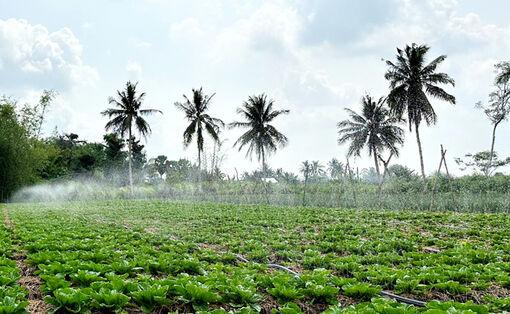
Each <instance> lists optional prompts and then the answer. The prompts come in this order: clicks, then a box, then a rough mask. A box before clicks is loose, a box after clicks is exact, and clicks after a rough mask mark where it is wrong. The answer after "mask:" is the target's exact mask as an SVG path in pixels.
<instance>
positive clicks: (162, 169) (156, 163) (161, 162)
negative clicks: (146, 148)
mask: <svg viewBox="0 0 510 314" xmlns="http://www.w3.org/2000/svg"><path fill="white" fill-rule="evenodd" d="M150 163H151V166H152V168H153V170H155V171H156V172H157V173H158V174H159V177H160V178H161V179H163V175H164V174H165V173H166V172H167V170H168V168H169V166H170V164H169V160H168V157H166V156H165V155H159V156H157V157H156V158H152V159H151V160H150Z"/></svg>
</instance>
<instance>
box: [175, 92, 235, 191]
mask: <svg viewBox="0 0 510 314" xmlns="http://www.w3.org/2000/svg"><path fill="white" fill-rule="evenodd" d="M191 91H192V93H193V97H192V99H191V100H190V99H189V98H188V97H187V96H186V95H183V97H184V102H182V103H180V102H176V103H175V106H176V107H177V109H179V110H181V111H183V112H184V114H185V116H186V119H187V120H188V122H190V124H189V125H188V127H187V128H186V130H184V134H183V137H184V147H188V146H189V145H190V144H191V142H192V141H193V138H194V137H195V134H196V139H197V150H198V178H199V181H200V176H201V173H200V172H201V171H202V158H201V154H202V152H203V151H204V132H206V133H208V134H209V136H211V137H212V139H213V140H214V141H215V142H218V141H219V132H220V128H222V127H223V126H225V124H224V123H223V121H222V120H220V119H217V118H213V117H211V116H210V115H209V114H208V113H207V111H208V109H209V105H210V103H211V99H212V98H213V97H214V95H216V93H213V94H212V95H211V96H208V95H205V94H204V92H203V91H202V87H200V89H192V90H191Z"/></svg>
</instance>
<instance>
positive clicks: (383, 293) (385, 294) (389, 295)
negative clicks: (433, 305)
mask: <svg viewBox="0 0 510 314" xmlns="http://www.w3.org/2000/svg"><path fill="white" fill-rule="evenodd" d="M236 258H237V259H238V260H239V261H241V262H243V263H251V262H250V261H249V260H247V259H246V258H244V257H242V256H241V255H238V254H236ZM267 267H268V268H276V269H280V270H283V271H286V272H288V273H289V274H292V275H294V276H295V277H296V278H298V279H300V278H299V274H298V273H296V272H295V271H293V270H291V269H288V268H287V267H284V266H282V265H278V264H267ZM379 295H380V296H381V297H386V298H390V299H395V300H397V301H398V302H401V303H406V304H411V305H415V306H420V307H425V302H423V301H418V300H414V299H410V298H406V297H402V296H399V295H396V294H393V293H389V292H386V291H381V292H379Z"/></svg>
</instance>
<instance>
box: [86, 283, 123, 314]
mask: <svg viewBox="0 0 510 314" xmlns="http://www.w3.org/2000/svg"><path fill="white" fill-rule="evenodd" d="M91 296H92V299H93V301H92V303H91V306H92V307H94V308H97V309H103V310H105V309H107V310H114V311H120V310H121V309H122V308H123V307H124V306H126V305H127V304H128V303H129V300H131V298H130V297H128V296H127V295H125V294H122V293H120V292H118V291H116V290H109V289H106V288H101V289H99V292H93V293H92V294H91Z"/></svg>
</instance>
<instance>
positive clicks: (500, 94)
mask: <svg viewBox="0 0 510 314" xmlns="http://www.w3.org/2000/svg"><path fill="white" fill-rule="evenodd" d="M428 51H429V47H428V46H426V45H416V44H412V45H407V46H406V47H405V48H403V49H400V48H397V55H396V61H390V60H386V61H385V62H386V65H387V67H388V68H387V72H386V73H385V76H384V78H385V79H386V80H387V81H388V83H389V92H388V94H387V95H384V96H382V97H379V98H374V97H372V96H371V95H370V94H368V93H367V94H366V95H364V96H363V97H362V98H361V110H360V111H355V110H352V109H349V108H347V109H346V111H347V114H348V117H347V119H344V120H342V121H340V122H339V123H338V125H337V126H338V135H339V138H338V143H339V144H340V145H344V144H348V151H347V155H346V156H345V157H346V159H345V163H343V162H341V161H339V160H338V159H332V160H331V161H330V162H329V163H328V164H327V165H326V166H324V165H322V164H321V163H320V162H319V161H304V162H303V163H302V164H301V166H300V174H301V177H299V176H298V174H294V173H291V172H287V171H284V170H283V169H276V170H273V169H271V167H270V166H269V163H268V158H269V156H270V155H272V154H274V153H275V152H277V150H278V149H280V148H282V147H284V146H286V145H287V143H288V138H287V137H286V136H285V135H284V134H282V133H281V132H280V131H279V130H278V129H277V128H276V127H275V126H274V124H273V123H274V121H275V119H277V118H279V117H280V116H282V115H285V114H288V113H289V110H285V109H283V110H282V109H276V104H275V101H274V100H272V99H269V98H268V96H267V95H266V94H264V93H262V94H260V95H252V96H249V97H248V99H247V100H246V101H245V102H244V103H243V104H242V105H241V106H240V107H239V108H238V109H237V113H238V114H239V116H240V117H241V120H239V121H233V122H230V123H225V122H224V121H223V120H221V119H219V118H216V117H213V116H211V114H210V113H209V112H210V108H211V106H212V101H213V98H214V96H215V94H214V93H213V94H211V95H207V94H206V93H205V92H204V91H203V89H202V88H199V89H192V93H191V95H190V97H188V96H186V95H183V99H184V100H183V101H182V102H175V104H174V105H175V107H176V108H177V109H178V110H180V111H182V112H183V114H184V118H185V119H186V120H187V121H188V125H187V127H186V129H185V130H184V131H183V133H182V134H183V135H182V136H183V145H184V147H189V146H190V145H191V144H192V143H195V145H196V149H197V162H196V163H195V162H192V161H190V160H186V159H179V160H169V159H168V157H166V156H164V155H160V156H157V157H155V158H151V159H148V158H147V156H146V153H145V151H144V145H142V144H141V140H142V139H145V140H146V139H147V137H148V136H150V134H151V128H150V126H149V123H148V122H147V121H146V119H145V118H146V117H147V116H149V115H151V114H162V112H161V111H159V110H155V109H147V108H145V104H144V98H145V93H143V92H140V91H138V90H137V83H132V82H127V83H126V86H125V88H124V89H123V90H119V91H117V92H116V96H115V97H110V98H109V99H108V103H109V105H110V107H109V108H107V109H106V110H104V111H103V112H101V114H102V115H103V116H106V117H107V118H108V119H109V120H108V122H107V124H106V125H105V131H106V134H105V135H104V136H103V141H101V142H88V141H85V140H82V139H80V137H79V135H78V134H75V133H64V134H61V133H59V132H57V131H55V132H54V134H52V135H51V136H47V137H42V136H41V135H42V132H41V130H42V126H43V123H44V120H45V115H46V113H47V112H48V110H50V109H51V108H50V107H51V103H52V101H53V100H54V99H55V97H57V93H56V92H54V91H51V90H45V91H44V92H43V94H42V95H41V98H40V99H39V102H38V103H37V104H35V105H28V104H23V105H22V104H19V103H18V101H17V100H16V99H13V98H9V97H3V98H1V99H0V199H2V200H5V199H7V198H8V197H9V196H10V195H11V194H12V193H13V192H14V191H15V190H17V189H18V188H20V187H22V186H25V185H29V184H33V183H36V182H40V181H48V180H55V179H67V178H75V177H92V178H95V179H100V180H105V181H108V182H110V183H112V184H116V185H119V186H124V185H129V186H130V189H131V193H133V186H134V185H136V184H157V183H162V182H167V183H180V182H185V181H191V182H198V183H199V184H200V183H201V182H202V181H222V180H223V181H225V180H230V181H241V180H242V181H251V182H270V181H274V182H283V183H286V184H298V183H300V182H302V183H303V184H304V187H305V188H304V191H303V194H305V193H306V187H307V186H308V185H310V184H318V183H323V182H327V181H338V182H344V181H349V182H365V183H370V184H376V185H377V186H378V192H380V191H381V189H382V184H383V183H384V182H386V181H388V180H393V181H394V182H395V180H397V179H398V180H400V181H402V182H404V181H405V182H416V179H417V178H419V177H420V176H418V175H417V174H415V173H414V171H412V170H410V169H408V168H407V167H405V166H401V165H396V164H394V165H391V164H390V163H391V159H392V158H393V157H398V155H399V150H400V148H401V147H402V145H403V144H404V136H405V130H404V128H403V125H404V124H407V125H408V127H409V131H410V132H411V131H413V128H414V133H415V135H416V141H417V143H418V153H419V161H420V174H421V179H422V180H421V181H422V186H423V182H425V188H426V187H427V181H428V178H427V175H426V172H425V166H424V158H423V153H422V143H421V139H420V133H419V130H420V126H421V125H422V124H426V125H429V126H430V125H433V124H435V123H436V122H437V115H436V113H435V110H434V108H433V106H432V104H431V102H430V99H429V98H436V99H439V100H443V101H446V102H448V103H451V104H455V102H456V100H455V97H454V96H453V95H451V94H449V93H448V92H446V91H445V90H444V89H443V88H442V87H441V86H442V85H451V86H454V85H455V81H454V80H453V78H451V77H450V76H449V75H448V74H446V73H442V72H438V71H437V67H438V66H439V65H440V64H441V63H442V62H443V61H444V60H445V59H446V56H445V55H441V56H439V57H437V58H435V59H433V60H432V61H431V62H428V63H427V62H426V56H427V53H428ZM495 72H496V77H495V80H494V87H495V89H494V91H493V92H491V93H490V94H489V101H488V102H487V103H486V104H485V103H482V102H478V103H477V104H476V106H477V107H478V108H481V109H482V110H483V111H484V113H485V115H486V116H487V117H488V119H489V121H490V123H491V125H492V137H491V141H490V143H491V144H490V149H489V150H486V151H481V152H476V153H469V154H466V155H465V156H464V157H462V158H455V161H456V163H457V164H459V165H460V167H461V169H471V170H474V171H475V172H476V173H481V174H483V175H485V176H486V177H489V176H493V175H494V174H496V173H497V172H496V170H497V169H498V168H500V167H503V166H505V165H507V164H509V163H510V157H508V158H502V159H499V158H498V154H497V152H496V150H495V142H496V130H497V127H498V126H499V125H500V124H501V123H502V122H504V121H506V120H507V119H508V115H509V113H510V62H501V63H498V64H496V65H495ZM225 126H227V127H228V128H239V129H242V130H243V131H244V133H242V135H241V136H240V137H239V138H238V139H237V140H236V141H235V142H234V146H235V147H237V148H238V149H239V151H241V150H243V149H245V150H246V156H247V157H250V158H252V157H253V155H255V157H256V158H257V160H258V161H259V162H260V169H257V170H255V171H253V172H251V173H248V172H244V173H241V174H239V173H237V170H236V174H235V175H230V176H228V175H226V174H225V173H223V172H222V170H221V166H222V165H221V164H222V161H223V158H224V153H223V152H222V145H223V144H224V141H223V140H222V130H223V129H224V127H225ZM207 138H208V140H206V139H207ZM207 144H211V145H213V146H212V148H210V147H209V148H208V146H207ZM365 149H366V151H367V152H368V155H369V156H370V157H371V158H373V162H374V167H373V168H369V169H361V170H359V169H357V168H355V167H354V166H353V164H352V163H353V160H352V159H351V158H352V157H361V154H362V151H363V150H365ZM437 175H438V176H440V174H439V173H438V174H437ZM418 181H419V180H418ZM413 184H414V183H413Z"/></svg>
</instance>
